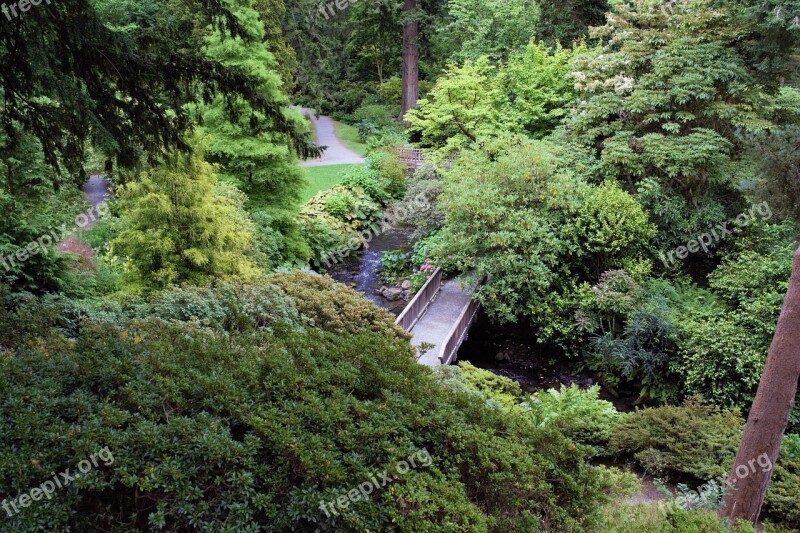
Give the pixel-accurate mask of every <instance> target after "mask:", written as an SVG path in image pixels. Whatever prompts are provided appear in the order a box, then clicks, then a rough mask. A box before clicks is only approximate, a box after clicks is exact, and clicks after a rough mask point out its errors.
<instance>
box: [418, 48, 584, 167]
mask: <svg viewBox="0 0 800 533" xmlns="http://www.w3.org/2000/svg"><path fill="white" fill-rule="evenodd" d="M585 53H586V48H585V47H584V46H582V45H581V46H576V47H574V48H572V49H565V48H561V47H560V46H557V47H556V48H555V49H554V50H548V48H546V47H545V45H544V44H543V43H541V42H538V43H537V42H536V41H530V42H528V43H527V46H526V47H524V48H522V49H521V50H520V51H519V52H515V53H514V54H512V55H511V57H510V58H509V59H508V61H507V63H501V64H499V65H495V64H494V63H492V62H490V60H489V58H487V57H485V56H483V57H478V58H476V59H474V60H473V59H469V60H467V61H466V62H465V63H464V65H463V66H460V67H459V66H450V67H448V69H447V70H446V71H445V73H444V74H443V75H442V76H441V77H440V78H439V79H438V80H437V82H436V85H435V86H434V88H433V90H432V91H431V92H430V94H429V95H427V96H426V97H425V98H422V99H421V100H420V101H419V104H418V107H417V109H415V110H412V111H411V112H409V114H408V115H407V116H406V119H407V120H408V121H409V123H410V124H411V132H412V133H417V134H419V135H420V137H421V141H420V143H421V144H423V145H424V146H431V147H433V148H435V149H436V152H435V155H436V156H437V157H438V158H442V156H443V155H449V154H451V153H453V152H457V151H458V150H461V149H463V148H466V147H467V146H469V145H470V144H472V143H474V142H476V141H479V140H484V139H486V138H496V137H502V136H503V135H507V134H514V133H526V134H528V135H530V136H532V137H534V138H542V137H544V136H546V135H548V134H549V133H551V132H552V131H553V129H554V128H555V126H556V125H557V124H558V123H559V122H560V121H561V119H562V117H563V116H565V115H566V114H567V111H568V109H569V108H570V107H572V106H573V105H574V104H573V102H574V100H575V94H576V93H575V89H574V88H573V80H572V79H571V78H570V75H569V73H570V67H571V64H572V62H573V60H574V58H575V57H577V56H580V55H581V54H585Z"/></svg>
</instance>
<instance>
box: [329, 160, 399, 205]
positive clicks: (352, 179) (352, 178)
mask: <svg viewBox="0 0 800 533" xmlns="http://www.w3.org/2000/svg"><path fill="white" fill-rule="evenodd" d="M341 184H342V185H344V186H345V187H349V188H351V189H352V188H354V187H360V188H362V189H363V190H364V191H365V192H366V193H367V194H369V195H370V196H371V197H372V198H374V199H375V200H377V201H379V202H385V201H386V200H388V199H389V195H388V193H387V192H386V189H385V188H384V184H383V183H381V181H380V177H379V176H378V173H377V172H375V169H373V168H370V167H368V166H360V167H356V168H354V169H353V170H351V171H350V172H348V173H347V174H346V175H345V176H344V178H342V181H341Z"/></svg>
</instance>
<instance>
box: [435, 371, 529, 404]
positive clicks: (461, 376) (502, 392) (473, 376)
mask: <svg viewBox="0 0 800 533" xmlns="http://www.w3.org/2000/svg"><path fill="white" fill-rule="evenodd" d="M437 370H438V371H439V373H440V374H441V375H442V382H443V383H445V384H447V385H448V386H456V387H460V388H463V389H465V390H468V391H471V392H472V393H474V394H476V395H479V396H480V397H481V398H483V399H484V400H488V401H491V402H497V403H499V404H500V405H502V406H503V407H505V408H506V409H512V408H515V407H516V406H517V405H518V404H519V402H520V401H521V400H522V398H523V395H522V388H521V387H520V386H519V383H518V382H516V381H514V380H513V379H510V378H507V377H505V376H500V375H497V374H494V373H492V372H489V371H488V370H483V369H482V368H477V367H475V366H473V365H472V364H471V363H470V362H468V361H459V363H458V366H441V367H437Z"/></svg>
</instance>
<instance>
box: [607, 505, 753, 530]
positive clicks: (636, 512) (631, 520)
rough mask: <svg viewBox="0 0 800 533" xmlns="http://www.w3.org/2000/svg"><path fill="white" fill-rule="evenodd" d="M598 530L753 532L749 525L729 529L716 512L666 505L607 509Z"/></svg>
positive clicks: (744, 523)
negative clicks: (665, 506)
mask: <svg viewBox="0 0 800 533" xmlns="http://www.w3.org/2000/svg"><path fill="white" fill-rule="evenodd" d="M601 530H602V531H610V532H613V533H642V532H646V531H647V532H649V531H658V532H659V533H662V532H663V533H697V532H701V531H702V532H703V533H733V532H735V533H756V531H758V530H756V529H755V528H754V527H753V525H752V524H751V523H749V522H745V521H738V522H737V524H736V525H734V526H731V525H728V524H727V523H726V521H725V520H724V519H721V518H719V517H717V515H716V513H715V512H713V511H707V510H686V509H682V508H681V507H680V506H677V505H670V506H669V507H668V508H667V509H666V511H665V512H662V511H661V509H660V506H655V505H652V506H651V505H642V504H631V503H625V504H622V505H617V506H614V507H609V508H608V509H607V510H606V511H605V513H604V521H603V525H602V526H601Z"/></svg>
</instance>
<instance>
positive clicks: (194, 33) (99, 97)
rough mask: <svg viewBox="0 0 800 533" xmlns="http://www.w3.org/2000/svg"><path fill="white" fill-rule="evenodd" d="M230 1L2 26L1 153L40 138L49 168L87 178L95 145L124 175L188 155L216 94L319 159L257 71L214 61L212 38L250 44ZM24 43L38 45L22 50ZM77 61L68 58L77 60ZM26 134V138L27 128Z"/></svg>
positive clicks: (58, 15) (82, 10)
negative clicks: (192, 135)
mask: <svg viewBox="0 0 800 533" xmlns="http://www.w3.org/2000/svg"><path fill="white" fill-rule="evenodd" d="M234 10H235V6H233V5H231V3H229V2H219V1H215V0H201V1H199V2H196V3H193V4H192V5H191V7H189V6H186V5H185V4H181V3H175V2H138V1H135V0H125V1H120V2H117V1H109V0H97V1H91V2H90V1H88V0H66V1H64V2H61V3H58V4H52V5H48V6H47V8H46V9H31V10H30V11H29V12H27V13H25V14H24V15H23V16H21V17H18V18H16V19H15V20H14V21H13V22H12V21H6V22H8V24H3V25H2V27H0V41H2V42H3V43H5V45H4V46H2V47H0V57H2V61H1V62H0V64H1V65H2V67H0V87H3V98H4V102H5V105H4V107H3V109H2V113H1V114H0V120H2V124H3V128H2V129H3V131H4V132H5V133H6V134H9V137H8V138H6V139H3V141H2V147H1V148H0V150H5V149H7V148H12V147H14V146H16V145H17V144H18V142H19V135H18V133H17V131H24V132H25V134H26V135H27V134H31V135H33V136H35V137H37V138H38V139H39V141H40V143H41V153H42V154H43V155H44V156H45V158H46V160H47V162H48V164H49V165H50V166H52V167H54V168H63V169H66V170H67V171H69V173H70V174H71V175H73V176H79V175H80V174H81V164H82V163H83V159H84V156H85V149H86V147H87V145H89V144H92V145H94V146H95V147H96V148H98V149H99V150H100V151H102V152H104V153H106V154H107V155H109V156H110V157H112V158H113V157H116V159H117V161H118V162H119V163H120V164H121V165H122V166H132V165H134V164H135V163H136V162H138V161H139V159H140V156H141V155H142V153H145V154H147V155H152V154H157V153H159V152H160V151H161V150H163V149H168V150H171V149H175V148H180V149H184V150H185V149H187V148H188V145H187V143H186V142H185V141H186V139H185V135H186V133H187V131H188V130H189V129H190V128H191V127H192V126H193V124H194V120H195V116H194V113H193V112H192V109H193V105H191V104H197V103H199V102H201V101H208V99H209V97H210V96H212V95H217V94H219V95H223V96H225V97H229V98H231V99H236V98H237V97H241V98H243V99H244V100H245V101H247V102H248V103H249V104H250V105H251V106H252V109H253V111H254V112H255V113H261V114H262V116H263V119H261V118H259V117H257V116H255V115H253V122H252V126H253V129H254V130H256V131H278V132H281V134H284V135H286V136H287V137H288V138H289V139H290V142H291V144H292V146H293V148H294V149H295V150H296V151H297V152H298V153H300V154H307V153H313V152H314V151H315V150H314V147H313V146H312V145H311V144H310V143H309V141H308V133H307V132H301V131H297V130H296V129H295V128H294V125H293V124H292V123H291V122H290V121H288V120H287V119H286V118H285V117H284V115H283V112H284V109H285V106H284V105H282V102H279V101H276V100H274V99H272V98H270V96H269V95H266V94H264V93H263V92H261V90H260V89H261V88H260V85H259V82H258V80H257V79H255V78H254V77H252V76H251V75H250V73H249V72H246V71H244V70H242V69H239V68H235V67H232V66H228V65H225V64H223V63H221V62H219V61H217V60H214V59H211V58H209V57H207V56H206V53H205V50H204V47H203V44H204V38H205V36H206V35H207V34H208V32H209V31H210V29H211V28H215V29H219V30H220V31H222V32H224V33H225V35H226V36H228V37H234V36H245V37H248V38H255V36H253V35H250V34H249V33H248V30H247V28H246V27H245V25H243V24H242V23H240V21H239V20H238V19H237V17H236V15H235V14H234V12H233V11H234ZM23 35H38V36H40V38H38V39H30V40H29V39H24V40H25V41H26V43H25V46H20V41H19V40H18V39H19V38H20V37H21V36H23ZM65 50H66V51H67V52H66V55H64V54H65ZM16 126H19V128H20V129H19V130H15V127H16Z"/></svg>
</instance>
